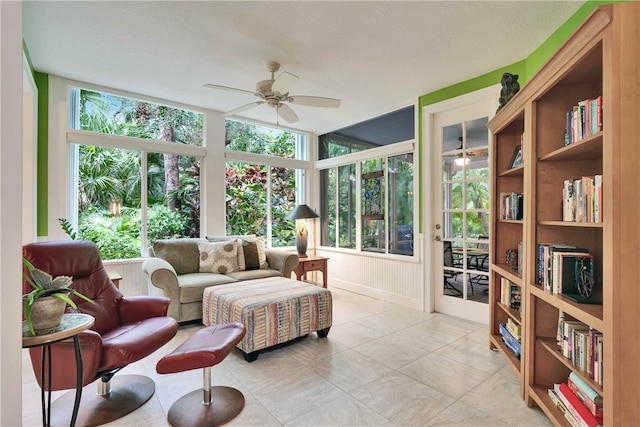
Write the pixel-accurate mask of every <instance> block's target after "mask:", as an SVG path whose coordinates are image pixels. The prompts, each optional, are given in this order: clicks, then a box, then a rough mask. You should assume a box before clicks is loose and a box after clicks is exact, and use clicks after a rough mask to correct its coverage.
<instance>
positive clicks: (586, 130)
mask: <svg viewBox="0 0 640 427" xmlns="http://www.w3.org/2000/svg"><path fill="white" fill-rule="evenodd" d="M600 131H602V96H598V97H597V98H596V99H585V100H584V101H580V102H578V105H574V106H573V107H572V108H571V109H570V110H568V111H567V113H566V126H565V133H564V143H565V145H571V144H573V143H574V142H577V141H580V140H583V139H585V138H587V137H589V136H591V135H595V134H596V133H598V132H600Z"/></svg>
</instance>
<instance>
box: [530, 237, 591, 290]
mask: <svg viewBox="0 0 640 427" xmlns="http://www.w3.org/2000/svg"><path fill="white" fill-rule="evenodd" d="M536 263H537V266H536V268H537V283H538V284H539V285H540V286H542V288H543V289H544V290H545V291H546V292H550V293H553V294H561V295H563V296H565V297H567V298H569V299H571V300H573V301H576V302H581V303H587V302H591V303H598V301H596V300H595V298H592V296H593V291H594V290H595V289H594V288H595V281H594V273H595V272H594V260H593V255H591V254H589V251H588V250H587V249H586V248H579V247H576V246H573V245H570V244H566V243H539V244H538V254H537V257H536ZM587 286H590V288H589V289H587Z"/></svg>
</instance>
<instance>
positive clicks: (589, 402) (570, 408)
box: [549, 372, 604, 427]
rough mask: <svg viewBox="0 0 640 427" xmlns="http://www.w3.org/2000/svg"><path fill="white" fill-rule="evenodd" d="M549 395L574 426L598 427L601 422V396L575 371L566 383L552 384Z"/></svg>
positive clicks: (602, 414) (602, 413)
mask: <svg viewBox="0 0 640 427" xmlns="http://www.w3.org/2000/svg"><path fill="white" fill-rule="evenodd" d="M549 397H550V398H551V400H552V401H553V403H554V404H555V405H556V407H557V408H558V409H559V410H560V412H562V413H563V414H564V416H565V418H566V419H567V420H568V421H569V423H570V424H571V425H572V426H575V427H598V426H601V425H602V424H603V421H602V420H603V416H604V412H603V406H602V396H601V395H600V394H598V393H597V392H596V391H595V390H594V389H593V388H592V387H591V386H589V384H587V383H586V382H585V381H584V380H583V379H582V378H580V377H579V376H578V375H577V374H576V373H575V372H572V373H571V374H570V375H569V378H568V379H567V382H566V383H562V384H554V385H553V389H549Z"/></svg>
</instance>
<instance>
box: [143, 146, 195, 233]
mask: <svg viewBox="0 0 640 427" xmlns="http://www.w3.org/2000/svg"><path fill="white" fill-rule="evenodd" d="M147 206H148V207H147V244H148V245H150V244H151V242H153V240H157V239H169V238H177V237H200V160H199V159H197V158H195V157H190V156H179V155H175V154H168V153H148V154H147Z"/></svg>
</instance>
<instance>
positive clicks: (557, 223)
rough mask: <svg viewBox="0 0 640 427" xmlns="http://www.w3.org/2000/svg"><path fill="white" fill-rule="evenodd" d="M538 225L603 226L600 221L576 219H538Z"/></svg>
mask: <svg viewBox="0 0 640 427" xmlns="http://www.w3.org/2000/svg"><path fill="white" fill-rule="evenodd" d="M538 225H548V226H552V227H579V228H603V227H604V223H602V222H576V221H538Z"/></svg>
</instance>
